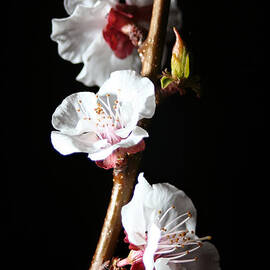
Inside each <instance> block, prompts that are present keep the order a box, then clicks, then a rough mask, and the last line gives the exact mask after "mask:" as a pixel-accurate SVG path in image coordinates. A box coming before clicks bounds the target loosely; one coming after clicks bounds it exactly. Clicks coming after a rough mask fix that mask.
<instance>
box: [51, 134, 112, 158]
mask: <svg viewBox="0 0 270 270" xmlns="http://www.w3.org/2000/svg"><path fill="white" fill-rule="evenodd" d="M51 141H52V144H53V146H54V148H55V149H56V150H57V151H58V152H60V153H61V154H62V155H69V154H72V153H76V152H84V153H89V152H92V151H98V149H100V148H101V147H104V145H106V144H107V140H98V138H97V136H96V134H95V133H93V132H92V133H86V134H82V135H74V136H70V135H66V134H63V133H60V132H58V131H52V133H51Z"/></svg>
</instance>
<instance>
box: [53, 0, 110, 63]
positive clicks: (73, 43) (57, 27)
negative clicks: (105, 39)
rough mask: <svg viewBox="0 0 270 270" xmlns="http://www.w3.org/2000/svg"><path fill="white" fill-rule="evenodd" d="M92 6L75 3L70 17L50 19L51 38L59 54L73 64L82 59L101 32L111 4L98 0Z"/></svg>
mask: <svg viewBox="0 0 270 270" xmlns="http://www.w3.org/2000/svg"><path fill="white" fill-rule="evenodd" d="M97 3H98V4H97V5H95V6H94V7H88V6H83V5H77V6H76V9H75V10H74V12H73V13H72V15H71V16H70V17H67V18H63V19H53V20H52V34H51V39H52V40H53V41H56V42H57V43H58V53H59V55H60V56H61V57H62V58H63V59H65V60H68V61H70V62H72V63H74V64H77V63H80V62H82V61H83V55H84V53H86V51H87V49H88V48H89V46H90V45H91V43H92V42H93V41H94V40H95V39H96V38H97V37H98V35H99V34H100V33H102V29H103V28H104V27H105V25H106V23H107V21H106V15H107V13H108V12H109V10H110V9H111V5H110V4H109V2H106V1H98V2H97Z"/></svg>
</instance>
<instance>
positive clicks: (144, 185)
mask: <svg viewBox="0 0 270 270" xmlns="http://www.w3.org/2000/svg"><path fill="white" fill-rule="evenodd" d="M138 181H139V183H138V184H137V185H136V186H135V190H134V195H133V197H132V199H131V201H130V202H129V203H128V204H126V205H125V206H123V207H122V210H121V215H122V224H123V226H124V228H125V230H126V232H127V234H128V239H129V241H130V242H131V243H132V244H134V245H137V246H140V245H145V244H146V240H145V231H146V230H147V225H146V222H145V217H144V212H143V203H142V202H143V199H144V198H145V196H147V194H148V193H149V192H151V190H152V187H151V186H150V185H149V183H148V182H147V181H146V180H145V178H144V177H143V173H141V174H140V175H139V177H138Z"/></svg>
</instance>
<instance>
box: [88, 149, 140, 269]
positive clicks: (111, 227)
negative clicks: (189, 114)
mask: <svg viewBox="0 0 270 270" xmlns="http://www.w3.org/2000/svg"><path fill="white" fill-rule="evenodd" d="M141 157H142V152H140V153H137V154H135V155H130V156H129V157H128V158H127V164H126V165H125V166H124V167H121V168H117V169H114V171H113V188H112V194H111V201H110V204H109V207H108V210H107V214H106V217H105V220H104V224H103V228H102V231H101V234H100V238H99V241H98V245H97V248H96V252H95V255H94V257H93V259H92V263H91V267H90V270H98V269H100V267H101V265H102V264H103V263H104V262H105V261H107V260H110V259H111V258H112V256H113V255H114V250H115V247H116V244H117V240H118V237H119V234H120V231H121V228H122V226H121V208H122V206H123V205H125V204H126V203H127V202H128V201H129V199H130V197H131V194H132V191H133V187H134V183H135V179H136V176H137V174H138V169H139V163H140V160H141Z"/></svg>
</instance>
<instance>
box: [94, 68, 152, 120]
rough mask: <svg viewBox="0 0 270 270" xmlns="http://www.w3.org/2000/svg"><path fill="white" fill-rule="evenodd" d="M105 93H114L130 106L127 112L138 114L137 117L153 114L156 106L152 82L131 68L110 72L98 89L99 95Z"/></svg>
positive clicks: (146, 116) (147, 116)
mask: <svg viewBox="0 0 270 270" xmlns="http://www.w3.org/2000/svg"><path fill="white" fill-rule="evenodd" d="M105 93H112V94H116V95H117V97H118V99H119V102H121V103H122V104H127V105H129V106H130V108H131V109H130V112H129V113H131V112H132V113H137V114H139V119H141V118H151V117H152V116H153V115H154V112H155V108H156V102H155V87H154V84H153V83H152V82H151V80H149V79H148V78H146V77H142V76H140V75H139V74H138V73H136V72H135V71H133V70H121V71H115V72H112V73H111V76H110V78H109V79H108V80H107V81H106V82H105V83H104V84H103V85H102V87H101V88H100V90H99V95H103V94H105ZM127 105H126V107H128V106H127Z"/></svg>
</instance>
